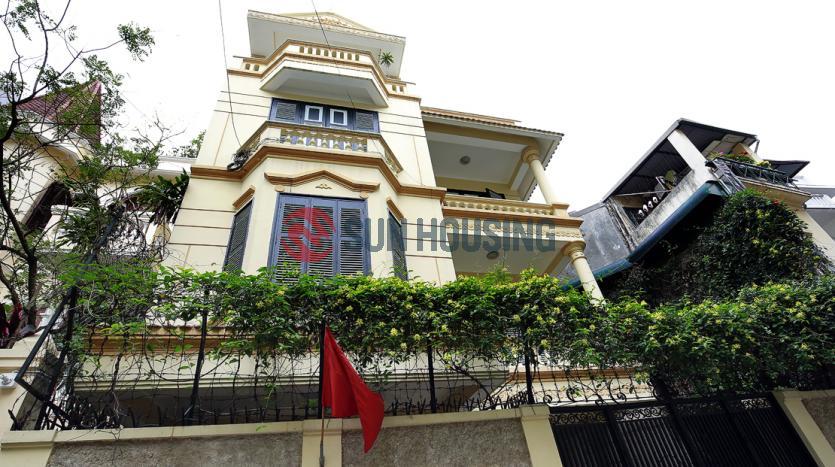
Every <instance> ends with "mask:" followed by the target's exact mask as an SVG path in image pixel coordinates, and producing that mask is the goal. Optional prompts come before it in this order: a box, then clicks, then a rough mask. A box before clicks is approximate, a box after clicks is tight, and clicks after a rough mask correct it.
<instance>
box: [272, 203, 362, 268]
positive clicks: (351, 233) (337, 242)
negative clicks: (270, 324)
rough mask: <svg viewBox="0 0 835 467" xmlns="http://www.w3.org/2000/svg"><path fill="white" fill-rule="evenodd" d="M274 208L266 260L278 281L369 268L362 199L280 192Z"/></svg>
mask: <svg viewBox="0 0 835 467" xmlns="http://www.w3.org/2000/svg"><path fill="white" fill-rule="evenodd" d="M277 209H278V212H277V215H276V222H275V225H274V226H273V243H272V246H271V248H270V252H271V253H270V262H269V264H270V266H275V267H276V279H277V280H279V281H283V282H287V281H292V280H293V277H294V276H295V274H297V273H306V274H315V275H321V276H334V275H337V274H341V275H352V274H367V273H368V269H369V266H368V265H369V249H368V241H367V223H366V222H365V220H366V217H367V214H366V212H367V211H366V209H367V208H366V204H365V201H364V200H363V201H358V200H343V199H336V198H316V197H312V196H299V195H282V194H280V195H279V196H278V208H277Z"/></svg>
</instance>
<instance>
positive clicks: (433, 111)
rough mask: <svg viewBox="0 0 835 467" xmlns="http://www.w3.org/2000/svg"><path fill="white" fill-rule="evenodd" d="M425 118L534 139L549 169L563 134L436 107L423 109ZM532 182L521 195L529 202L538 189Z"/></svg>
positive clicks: (545, 165) (543, 162)
mask: <svg viewBox="0 0 835 467" xmlns="http://www.w3.org/2000/svg"><path fill="white" fill-rule="evenodd" d="M420 110H421V113H422V115H423V118H424V119H426V120H428V121H433V120H432V119H435V120H434V122H437V123H449V122H450V121H453V122H458V124H459V125H460V126H463V127H471V128H478V129H482V130H487V131H494V132H497V133H505V134H515V135H521V136H526V137H530V138H533V139H534V140H536V141H537V143H538V144H539V150H540V158H541V160H542V165H543V166H544V167H548V164H549V163H550V162H551V158H552V156H553V155H554V152H556V150H557V147H558V146H559V145H560V141H562V138H563V136H564V135H563V134H562V133H559V132H556V131H548V130H540V129H537V128H529V127H524V126H520V125H518V123H519V121H518V120H512V119H509V118H502V117H493V116H490V115H482V114H475V113H470V112H461V111H458V110H447V109H439V108H436V107H421V108H420ZM531 178H532V181H531V183H530V184H528V187H527V188H526V189H525V190H524V191H523V192H522V193H521V196H522V199H523V200H526V201H527V200H528V199H530V197H531V194H532V193H533V190H534V188H536V178H535V177H531Z"/></svg>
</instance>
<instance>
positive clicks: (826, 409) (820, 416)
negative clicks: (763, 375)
mask: <svg viewBox="0 0 835 467" xmlns="http://www.w3.org/2000/svg"><path fill="white" fill-rule="evenodd" d="M774 398H775V399H776V400H777V403H778V404H780V407H781V408H782V409H783V412H785V414H786V417H788V419H789V422H791V424H792V426H793V427H794V429H795V430H796V431H797V434H798V435H800V439H801V440H802V441H803V444H804V445H805V446H806V448H807V449H808V450H809V452H810V453H811V454H812V458H814V459H815V462H816V463H817V464H818V465H820V466H833V465H835V390H828V391H793V390H789V391H775V392H774Z"/></svg>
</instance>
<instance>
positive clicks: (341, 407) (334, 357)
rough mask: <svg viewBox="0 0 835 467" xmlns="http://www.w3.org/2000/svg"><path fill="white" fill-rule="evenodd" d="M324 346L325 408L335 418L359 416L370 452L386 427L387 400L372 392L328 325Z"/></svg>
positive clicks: (323, 381)
mask: <svg viewBox="0 0 835 467" xmlns="http://www.w3.org/2000/svg"><path fill="white" fill-rule="evenodd" d="M324 346H325V358H324V366H323V368H322V407H323V408H324V407H330V408H331V415H332V416H334V417H338V418H343V417H350V416H352V415H356V414H359V416H360V424H361V425H362V437H363V438H364V439H365V452H368V450H369V449H371V446H373V445H374V441H375V440H376V439H377V435H378V434H379V433H380V427H381V426H382V425H383V412H384V411H385V405H384V404H383V397H382V396H381V395H379V394H377V393H376V392H373V391H371V389H368V386H366V385H365V381H363V380H362V378H360V375H359V374H358V373H357V370H355V369H354V367H353V366H351V362H349V361H348V357H346V356H345V353H344V352H343V351H342V349H341V348H340V347H339V344H337V343H336V339H334V338H333V334H331V330H330V328H329V327H327V326H326V327H325V342H324Z"/></svg>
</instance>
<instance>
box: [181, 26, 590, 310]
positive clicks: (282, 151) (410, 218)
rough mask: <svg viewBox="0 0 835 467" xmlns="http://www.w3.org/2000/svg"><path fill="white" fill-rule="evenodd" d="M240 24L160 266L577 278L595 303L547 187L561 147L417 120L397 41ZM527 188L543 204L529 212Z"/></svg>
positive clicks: (472, 117) (463, 121)
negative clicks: (235, 56)
mask: <svg viewBox="0 0 835 467" xmlns="http://www.w3.org/2000/svg"><path fill="white" fill-rule="evenodd" d="M247 22H248V26H249V41H250V54H249V56H247V57H242V58H241V59H240V60H239V63H238V64H237V65H236V66H234V67H232V68H230V69H228V70H227V77H228V87H227V88H225V89H223V90H222V91H221V92H220V96H219V98H218V100H217V102H216V104H215V110H214V114H213V116H212V119H211V123H210V125H209V127H208V130H207V132H206V137H205V141H204V143H203V146H202V149H201V151H200V154H199V156H198V159H197V161H196V163H195V165H194V166H193V167H192V171H191V178H192V180H191V184H190V186H189V188H188V192H187V194H186V196H185V199H184V202H183V206H182V210H181V212H180V214H179V217H178V220H177V223H176V226H175V229H174V232H173V236H172V238H171V241H170V243H169V248H170V249H171V251H172V254H171V256H170V257H169V259H168V264H170V265H175V266H186V267H192V268H195V269H198V270H218V269H220V268H222V267H227V268H230V267H234V268H241V269H243V271H244V272H248V273H252V272H255V271H256V270H257V269H259V268H262V267H270V266H273V267H283V266H287V265H289V266H292V267H293V268H294V269H298V270H300V271H301V272H309V273H316V274H322V275H334V274H354V273H364V274H373V275H374V276H386V275H390V274H398V275H401V276H403V277H409V278H412V279H420V280H426V281H431V282H436V283H443V282H447V281H451V280H454V279H455V277H456V275H457V274H481V273H485V272H488V271H490V270H491V269H493V268H495V267H497V266H503V267H505V268H507V270H508V271H509V272H510V273H511V274H517V273H519V272H520V271H522V270H524V269H526V268H533V269H535V270H537V271H539V272H543V273H551V274H556V273H558V272H560V271H561V270H562V269H563V268H564V267H565V266H566V265H567V264H569V263H572V264H574V267H575V268H576V269H577V270H579V271H581V273H582V274H583V277H584V278H585V279H584V287H585V288H586V290H588V291H589V293H591V294H593V295H595V296H598V297H599V296H600V292H599V289H598V288H597V284H596V283H595V282H594V280H593V277H592V276H591V273H590V269H589V268H588V267H587V263H586V260H585V257H584V256H583V248H584V241H583V237H582V234H581V232H580V230H579V226H580V223H581V221H580V220H579V219H577V218H573V217H571V216H569V215H568V212H567V208H568V206H567V205H566V204H565V203H562V202H560V201H559V200H558V199H557V197H556V196H555V193H554V190H553V188H551V186H550V182H549V180H548V178H547V176H546V174H545V167H546V166H547V165H548V163H549V161H550V160H551V159H552V158H553V157H554V153H555V151H556V149H557V147H558V145H559V143H560V139H561V138H562V135H561V134H560V133H556V132H552V131H543V130H536V129H532V128H527V127H524V126H521V125H520V124H519V122H517V121H514V120H508V119H504V118H497V117H490V116H485V115H476V114H471V113H465V112H458V111H450V110H442V109H436V108H427V107H422V106H421V105H420V102H421V100H420V96H419V94H418V93H417V91H416V88H415V85H414V84H413V83H410V82H408V81H405V80H404V79H402V78H401V77H400V69H401V65H402V60H403V55H404V49H405V45H406V42H405V39H404V38H403V37H399V36H394V35H390V34H383V33H379V32H376V31H373V30H371V29H369V28H367V27H365V26H362V25H360V24H357V23H355V22H353V21H351V20H348V19H346V18H343V17H341V16H338V15H335V14H331V13H320V14H319V15H318V17H317V15H315V14H293V15H276V14H268V13H261V12H256V11H250V12H249V13H248V15H247ZM536 186H539V187H540V190H541V191H542V194H543V196H544V198H545V203H532V202H529V201H528V199H529V197H530V196H531V192H532V191H533V190H534V188H535V187H536ZM361 220H364V221H361ZM305 229H307V233H305V232H304V231H305ZM281 274H283V273H281V272H279V275H281Z"/></svg>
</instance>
